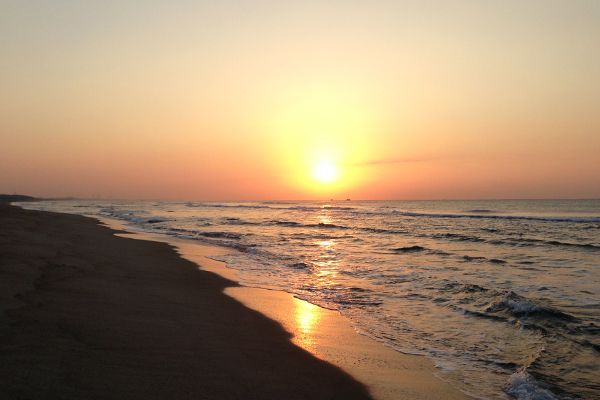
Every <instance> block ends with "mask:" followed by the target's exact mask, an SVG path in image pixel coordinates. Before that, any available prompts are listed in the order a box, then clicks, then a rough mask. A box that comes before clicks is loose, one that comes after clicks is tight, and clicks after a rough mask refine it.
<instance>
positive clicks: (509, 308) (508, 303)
mask: <svg viewBox="0 0 600 400" xmlns="http://www.w3.org/2000/svg"><path fill="white" fill-rule="evenodd" d="M501 311H504V312H507V313H508V314H509V315H512V316H514V317H524V316H525V317H545V318H550V319H559V320H562V321H576V320H577V318H575V317H574V316H572V315H570V314H567V313H565V312H562V311H560V310H558V309H556V308H553V307H550V306H544V305H541V304H537V303H535V302H533V301H531V300H527V299H525V298H524V297H522V296H519V295H518V294H516V293H515V292H513V291H512V290H508V291H504V292H501V294H500V298H499V299H497V300H496V301H494V302H493V303H492V304H490V305H489V306H488V307H487V308H486V309H485V312H487V313H497V312H501Z"/></svg>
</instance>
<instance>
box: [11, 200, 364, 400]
mask: <svg viewBox="0 0 600 400" xmlns="http://www.w3.org/2000/svg"><path fill="white" fill-rule="evenodd" d="M0 221H1V222H0V226H2V229H1V230H0V260H1V262H0V274H1V276H2V279H0V288H1V290H0V293H1V296H2V297H1V298H0V307H1V311H2V314H1V316H0V318H1V319H0V321H1V322H0V337H1V340H0V343H1V347H0V358H1V359H2V363H0V397H1V398H6V399H42V398H44V399H48V398H55V399H59V398H60V399H82V398H86V399H107V398H111V399H142V398H143V399H192V398H194V399H241V398H244V399H284V398H285V399H309V398H310V399H368V398H370V395H369V393H368V391H367V389H366V388H365V386H363V385H362V384H360V383H358V382H357V381H356V380H354V379H353V378H351V377H350V376H349V375H348V374H347V373H345V372H343V371H342V370H340V369H339V368H336V367H334V366H332V365H331V364H328V363H327V362H324V361H322V360H319V359H318V358H316V357H314V356H312V355H311V354H310V353H308V352H307V351H305V350H302V349H301V348H299V347H297V346H295V345H294V344H292V342H291V341H290V334H289V333H287V332H286V331H285V330H284V329H283V328H282V327H281V326H280V325H279V324H277V323H276V322H274V321H272V320H270V319H268V318H266V317H265V316H263V315H261V314H260V313H258V312H256V311H252V310H250V309H248V308H246V307H245V306H243V305H242V304H240V303H239V302H237V301H235V300H234V299H232V298H231V297H229V296H226V295H225V294H223V290H224V289H225V288H227V287H233V286H235V283H234V282H231V281H228V280H226V279H224V278H222V277H219V276H218V275H215V274H213V273H210V272H205V271H201V270H199V269H198V268H197V266H196V265H195V264H194V263H192V262H190V261H186V260H184V259H182V258H180V257H179V256H178V255H177V254H176V252H175V251H174V250H173V248H172V247H171V246H169V245H167V244H162V243H156V242H149V241H140V240H132V239H127V238H118V237H115V236H114V235H113V233H114V232H113V231H111V230H110V229H108V228H106V227H101V226H99V225H98V223H97V221H95V220H93V219H90V218H85V217H80V216H74V215H64V214H54V213H44V212H35V211H25V210H22V209H19V208H17V207H11V206H6V205H2V206H1V207H0Z"/></svg>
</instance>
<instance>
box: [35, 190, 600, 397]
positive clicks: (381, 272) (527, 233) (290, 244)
mask: <svg viewBox="0 0 600 400" xmlns="http://www.w3.org/2000/svg"><path fill="white" fill-rule="evenodd" d="M24 206H26V207H28V208H35V209H43V210H50V211H61V212H70V213H77V214H84V215H91V216H104V217H112V218H118V219H122V220H125V221H128V222H129V223H131V224H134V225H135V226H137V227H138V228H142V229H144V230H147V231H153V232H160V233H164V234H167V235H173V236H177V237H185V238H192V239H197V240H202V241H204V242H209V243H212V244H217V245H222V246H226V247H229V248H231V249H232V250H231V252H229V253H228V254H226V255H223V256H220V257H219V259H220V260H221V261H225V262H227V264H228V265H229V266H230V267H232V268H235V269H237V270H238V271H239V274H238V276H239V277H240V278H241V280H242V283H244V284H245V285H248V286H255V287H265V288H275V289H281V290H284V291H287V292H290V293H293V294H294V295H296V296H297V297H299V298H301V299H305V300H308V301H309V302H312V303H314V304H318V305H320V306H323V307H326V308H330V309H335V310H340V311H341V312H342V313H343V314H344V315H346V316H348V317H349V318H350V319H351V320H352V321H353V323H354V324H355V326H356V328H357V329H358V330H360V331H361V332H363V333H364V334H366V335H368V336H371V337H373V338H375V339H377V340H379V341H382V342H384V343H386V344H388V345H390V346H392V347H393V348H395V349H397V350H400V351H403V352H408V353H414V354H425V355H427V356H429V357H430V358H431V359H432V360H433V361H434V362H435V363H436V365H437V366H438V367H439V372H440V375H441V376H442V377H443V378H444V379H446V380H448V381H450V382H452V383H453V384H454V385H455V386H457V387H458V388H460V389H461V390H463V391H465V392H467V393H470V394H472V395H474V396H476V397H481V398H491V399H502V398H506V397H508V396H512V397H516V398H520V399H553V398H564V399H568V398H584V399H593V398H600V201H599V200H568V201H567V200H563V201H550V200H536V201H532V200H529V201H510V200H503V201H410V202H409V201H406V202H353V201H343V202H329V203H321V202H318V203H315V202H262V203H200V202H108V201H46V202H39V203H26V204H24Z"/></svg>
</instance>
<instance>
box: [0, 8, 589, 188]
mask: <svg viewBox="0 0 600 400" xmlns="http://www.w3.org/2000/svg"><path fill="white" fill-rule="evenodd" d="M105 3H109V2H101V1H98V2H91V1H90V2H71V1H39V2H35V3H34V2H23V1H11V0H9V1H4V2H2V3H1V4H0V71H1V74H0V87H1V88H2V91H0V139H1V144H2V146H1V148H0V149H1V155H2V156H1V157H0V192H5V193H12V192H19V193H26V194H33V195H39V196H83V197H103V198H153V199H204V200H255V199H256V200H262V199H320V198H331V197H335V198H347V197H350V198H353V199H437V198H542V197H543V198H557V197H560V198H563V197H576V198H581V197H600V112H599V111H598V110H600V72H599V71H600V51H598V49H600V3H599V2H594V1H551V0H548V1H505V2H495V3H492V2H476V1H457V2H449V1H439V2H421V1H414V2H411V1H405V2H399V1H380V2H373V1H331V2H322V1H314V2H313V1H302V2H296V3H294V2H281V1H253V2H246V1H239V2H233V1H229V2H218V3H219V4H213V3H215V2H206V4H199V3H200V2H197V1H176V2H158V1H121V2H112V3H111V4H105ZM324 3H326V4H324ZM323 162H325V163H327V164H331V165H334V167H335V170H336V177H335V179H333V180H332V181H330V182H320V181H318V180H317V179H315V176H314V175H315V173H314V169H315V165H319V164H320V163H321V164H322V163H323Z"/></svg>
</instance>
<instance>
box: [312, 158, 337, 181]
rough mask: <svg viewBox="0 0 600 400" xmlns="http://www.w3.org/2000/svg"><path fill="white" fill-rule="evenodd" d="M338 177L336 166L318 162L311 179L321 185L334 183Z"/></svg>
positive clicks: (326, 162)
mask: <svg viewBox="0 0 600 400" xmlns="http://www.w3.org/2000/svg"><path fill="white" fill-rule="evenodd" d="M338 175H339V171H338V168H337V166H336V165H335V164H334V163H333V162H331V161H329V160H323V161H319V162H318V163H317V164H315V166H314V168H313V177H314V178H315V180H317V181H318V182H321V183H331V182H334V181H335V180H336V179H337V177H338Z"/></svg>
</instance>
